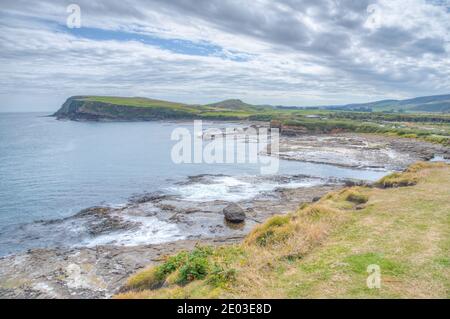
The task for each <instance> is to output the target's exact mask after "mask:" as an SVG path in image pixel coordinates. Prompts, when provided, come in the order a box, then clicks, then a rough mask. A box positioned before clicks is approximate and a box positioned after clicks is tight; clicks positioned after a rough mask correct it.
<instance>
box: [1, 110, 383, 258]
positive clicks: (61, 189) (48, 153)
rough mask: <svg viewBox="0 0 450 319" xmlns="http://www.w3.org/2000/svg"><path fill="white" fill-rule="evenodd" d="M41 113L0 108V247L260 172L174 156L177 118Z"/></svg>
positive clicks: (309, 167)
mask: <svg viewBox="0 0 450 319" xmlns="http://www.w3.org/2000/svg"><path fill="white" fill-rule="evenodd" d="M45 115H46V114H40V113H0V255H2V254H3V255H4V254H5V253H9V252H13V251H20V250H22V249H26V248H33V247H41V246H49V245H50V246H51V244H49V243H45V245H44V243H43V242H41V241H40V240H39V238H37V239H36V238H35V237H33V236H30V238H27V236H26V229H27V227H28V226H27V225H30V224H32V223H34V222H36V221H39V220H49V219H58V218H64V217H68V216H71V215H73V214H75V213H76V212H78V211H79V210H80V209H83V208H86V207H90V206H94V205H100V204H108V205H117V204H122V203H124V202H126V201H127V199H128V198H129V197H130V196H131V195H133V194H142V193H144V192H153V191H158V190H164V189H172V190H173V189H174V187H175V186H174V185H176V184H175V183H176V182H178V181H180V180H183V179H184V178H186V177H187V176H192V175H198V174H225V175H229V176H240V175H258V174H259V172H260V167H259V166H258V165H257V164H252V165H250V164H209V165H208V164H175V163H173V162H172V161H171V157H170V151H171V148H172V146H173V145H174V144H175V143H176V142H175V141H171V140H170V135H171V133H172V131H173V129H175V128H177V127H180V126H184V127H186V128H189V129H191V128H192V124H191V123H184V124H180V123H161V122H132V123H120V122H119V123H117V122H116V123H112V122H111V123H93V122H92V123H91V122H72V121H57V120H55V119H54V118H51V117H45ZM220 126H223V124H221V125H220ZM280 173H281V174H287V175H289V174H306V175H312V176H319V177H338V178H341V177H342V178H360V179H366V180H374V179H377V178H379V177H380V176H382V175H384V174H385V172H379V171H367V170H366V171H364V170H353V169H345V168H337V167H333V166H329V165H321V164H311V163H301V162H293V161H281V163H280ZM202 191H204V189H203V190H202ZM190 196H192V194H190ZM218 196H219V197H220V194H218ZM18 233H20V234H21V235H20V238H19V237H17V238H15V236H18V235H17V234H18ZM24 233H25V236H24ZM12 239H15V240H13V241H12Z"/></svg>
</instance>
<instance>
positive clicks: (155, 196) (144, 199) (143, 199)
mask: <svg viewBox="0 0 450 319" xmlns="http://www.w3.org/2000/svg"><path fill="white" fill-rule="evenodd" d="M167 197H168V195H165V194H163V193H161V192H153V193H146V194H143V195H133V196H131V198H130V199H129V202H130V203H131V204H143V203H148V202H155V201H160V200H162V199H165V198H167Z"/></svg>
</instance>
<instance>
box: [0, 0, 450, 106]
mask: <svg viewBox="0 0 450 319" xmlns="http://www.w3.org/2000/svg"><path fill="white" fill-rule="evenodd" d="M72 3H73V4H77V5H78V6H79V8H80V9H81V12H80V13H81V25H80V28H69V27H68V25H67V20H68V17H69V15H71V13H73V12H71V11H70V10H68V6H69V5H70V4H72ZM68 11H69V12H68ZM71 17H73V15H72V16H71ZM69 21H70V22H74V21H75V20H73V19H69ZM449 32H450V0H379V1H376V0H353V1H352V0H283V1H275V0H248V1H244V0H151V1H150V0H146V1H144V0H142V1H139V0H134V1H133V0H129V1H127V0H109V1H96V0H86V1H85V0H72V1H54V0H53V1H45V0H44V1H31V0H28V1H22V0H12V1H9V0H1V6H0V111H15V110H16V111H23V110H35V111H52V110H55V109H57V108H58V107H59V106H60V104H61V103H62V102H63V101H64V100H65V99H66V98H67V97H68V96H71V95H80V94H97V95H120V96H145V97H153V98H160V99H168V100H173V101H183V102H188V103H206V102H214V101H217V100H221V99H225V98H241V99H243V100H245V101H247V102H251V103H258V104H266V103H270V104H284V105H323V104H340V103H350V102H364V101H370V100H377V99H385V98H405V97H414V96H421V95H433V94H444V93H450V34H449Z"/></svg>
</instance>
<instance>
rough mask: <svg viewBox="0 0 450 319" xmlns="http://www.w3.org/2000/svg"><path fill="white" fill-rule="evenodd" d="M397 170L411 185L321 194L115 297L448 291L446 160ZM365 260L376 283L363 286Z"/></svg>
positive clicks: (138, 279)
mask: <svg viewBox="0 0 450 319" xmlns="http://www.w3.org/2000/svg"><path fill="white" fill-rule="evenodd" d="M403 174H404V175H406V176H414V177H416V183H415V185H413V186H408V187H399V186H401V185H400V184H397V185H396V186H397V187H393V188H378V187H372V188H371V187H352V188H346V189H343V190H340V191H335V192H332V193H329V194H328V195H326V196H323V197H322V198H321V199H320V200H319V201H318V202H316V203H312V204H306V205H302V206H301V207H300V208H299V209H298V210H297V211H295V212H291V213H290V214H288V215H280V216H274V217H272V218H271V219H269V220H267V221H266V222H265V223H264V224H262V225H260V226H258V227H257V228H255V229H254V230H253V231H252V232H251V233H250V234H249V235H248V236H247V238H246V239H245V241H244V242H243V243H242V244H239V245H230V246H224V247H220V248H212V247H208V248H199V247H197V248H196V249H194V250H193V251H191V252H182V253H180V254H181V257H170V258H174V259H170V258H169V259H167V260H166V262H165V263H163V264H162V265H159V266H155V267H151V268H148V269H146V270H144V271H142V272H140V273H138V274H136V275H134V276H132V277H131V278H130V279H129V281H128V283H127V287H126V289H127V291H126V292H124V293H122V294H119V295H117V296H116V298H252V297H255V298H347V297H350V298H449V297H450V262H449V257H448V252H449V251H450V202H449V201H448V198H449V197H450V191H449V190H450V165H448V164H442V163H418V164H415V165H412V166H411V167H410V168H409V169H408V170H406V171H405V172H404V173H401V174H399V176H398V178H402V175H403ZM361 203H364V206H363V207H361ZM180 254H179V255H177V256H180ZM195 256H196V257H195ZM196 258H200V260H199V261H198V262H194V263H192V262H189V260H190V259H191V260H194V259H196ZM169 260H170V262H169ZM178 261H180V262H178ZM372 264H375V265H378V266H379V267H380V270H381V288H380V289H369V288H368V287H367V285H366V280H367V276H368V275H369V274H368V272H367V267H368V266H369V265H372ZM161 267H162V268H161ZM161 269H169V270H168V271H167V273H169V272H170V274H174V275H172V276H173V278H170V276H171V275H168V274H167V273H166V272H165V271H162V272H163V273H164V278H165V279H164V285H163V287H161V288H155V287H158V285H155V283H160V281H158V280H160V279H158V276H157V275H156V274H158V273H159V272H161ZM182 269H184V270H183V271H182ZM183 273H184V274H183ZM155 278H156V281H155Z"/></svg>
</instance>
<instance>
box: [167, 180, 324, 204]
mask: <svg viewBox="0 0 450 319" xmlns="http://www.w3.org/2000/svg"><path fill="white" fill-rule="evenodd" d="M322 183H323V181H322V180H318V179H305V180H301V181H291V182H288V183H280V182H276V181H260V180H255V181H254V182H253V183H252V182H248V181H244V180H240V179H238V178H236V177H230V176H225V177H222V176H221V177H215V178H214V179H213V180H212V181H209V182H208V183H195V184H189V185H183V186H179V187H171V188H170V190H171V191H175V192H177V193H179V194H180V195H181V197H182V198H183V199H185V200H190V201H214V200H224V201H231V202H236V201H240V200H247V199H252V198H254V197H256V196H258V195H260V194H261V193H264V192H270V191H273V190H275V189H276V188H279V187H282V188H299V187H311V186H316V185H320V184H322Z"/></svg>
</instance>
